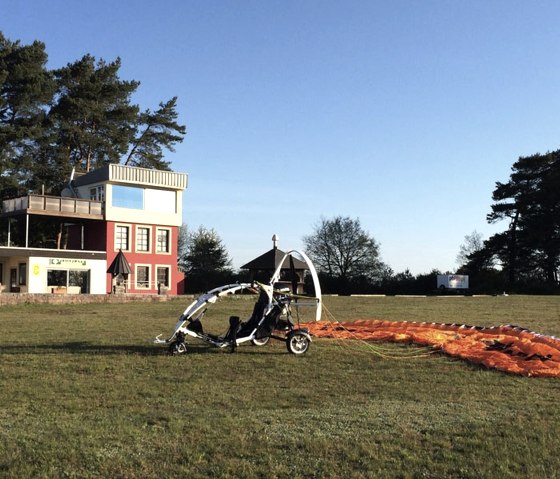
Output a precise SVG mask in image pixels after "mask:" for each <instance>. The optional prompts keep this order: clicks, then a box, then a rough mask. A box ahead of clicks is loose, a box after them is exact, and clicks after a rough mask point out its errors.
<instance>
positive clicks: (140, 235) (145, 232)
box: [136, 226, 150, 251]
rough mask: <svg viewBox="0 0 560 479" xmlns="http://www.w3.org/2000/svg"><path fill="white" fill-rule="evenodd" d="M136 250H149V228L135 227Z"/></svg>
mask: <svg viewBox="0 0 560 479" xmlns="http://www.w3.org/2000/svg"><path fill="white" fill-rule="evenodd" d="M136 251H150V228H146V227H143V226H138V227H137V228H136Z"/></svg>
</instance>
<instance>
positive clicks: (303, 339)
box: [286, 330, 311, 354]
mask: <svg viewBox="0 0 560 479" xmlns="http://www.w3.org/2000/svg"><path fill="white" fill-rule="evenodd" d="M310 345H311V339H310V337H309V334H307V333H306V332H303V331H298V330H296V331H292V332H290V334H288V337H287V339H286V347H287V348H288V352H290V353H292V354H305V353H306V352H307V350H308V349H309V346H310Z"/></svg>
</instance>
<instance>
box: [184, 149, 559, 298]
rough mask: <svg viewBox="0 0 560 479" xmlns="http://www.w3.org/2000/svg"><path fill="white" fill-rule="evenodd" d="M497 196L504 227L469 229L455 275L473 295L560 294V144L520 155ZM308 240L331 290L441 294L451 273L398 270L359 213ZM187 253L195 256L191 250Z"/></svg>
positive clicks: (327, 223)
mask: <svg viewBox="0 0 560 479" xmlns="http://www.w3.org/2000/svg"><path fill="white" fill-rule="evenodd" d="M492 200H493V204H491V206H490V210H491V211H490V212H489V213H488V215H487V218H486V220H487V221H488V222H489V223H496V222H500V221H505V222H507V227H506V229H505V230H504V231H502V232H499V233H496V234H494V235H492V236H491V237H490V238H488V239H487V240H483V238H482V236H481V235H480V234H479V233H477V232H476V231H474V232H473V233H472V234H470V235H466V236H465V242H464V243H463V244H462V245H461V246H460V248H459V253H458V255H457V263H458V265H459V268H458V269H457V271H454V273H455V272H456V273H459V274H467V275H469V279H470V286H471V287H470V291H471V293H480V294H501V293H503V292H513V293H541V294H542V293H547V294H550V293H554V294H558V293H560V285H559V268H560V150H557V151H553V152H549V153H546V154H544V155H542V154H535V155H532V156H528V157H520V158H519V159H518V160H517V161H516V162H515V163H514V164H513V166H512V173H511V175H510V177H509V180H508V181H507V182H506V183H502V182H496V186H495V189H494V191H493V194H492ZM199 233H200V232H199ZM212 235H213V241H215V242H217V243H219V244H220V248H219V251H220V255H221V258H222V265H223V266H224V267H223V268H221V269H220V271H221V274H225V275H226V277H229V278H230V279H232V280H235V279H239V278H243V274H244V273H243V272H238V273H235V272H234V271H233V270H232V269H231V260H229V257H228V256H227V251H226V249H225V246H224V245H223V243H222V242H221V239H220V238H219V236H218V235H217V233H216V232H215V231H213V230H212ZM194 236H195V237H196V236H197V234H196V233H195V235H194ZM303 244H304V249H305V251H306V253H307V254H308V255H309V256H310V258H311V259H312V260H313V262H314V264H315V266H316V268H317V269H318V271H319V277H320V280H321V285H322V288H323V291H324V292H326V293H336V294H376V293H379V294H430V293H435V292H436V278H437V275H438V274H441V273H451V272H449V271H447V272H440V271H438V270H432V271H431V272H429V273H426V274H419V275H416V276H415V275H413V274H412V273H411V272H410V271H409V270H405V271H404V272H400V273H395V272H394V271H393V270H392V269H391V268H390V267H389V266H388V265H387V264H385V263H384V262H383V261H382V260H381V256H380V247H379V244H378V243H377V241H376V240H375V239H374V238H373V236H371V235H370V234H369V233H368V232H367V231H365V230H364V229H363V228H362V226H361V223H360V220H359V218H355V219H353V218H350V217H344V216H337V217H334V218H330V219H326V218H322V219H321V220H320V221H319V222H318V223H317V224H316V225H315V226H314V228H313V232H312V233H311V234H310V235H307V236H304V237H303ZM199 246H200V243H199ZM189 251H192V250H189ZM183 259H184V261H185V262H186V264H191V265H192V264H193V263H192V262H193V260H194V261H195V262H196V257H195V256H192V255H191V256H188V255H187V256H183ZM191 268H192V266H191ZM190 271H191V272H192V269H191V270H190ZM197 274H199V275H200V272H199V273H197ZM202 276H203V275H202Z"/></svg>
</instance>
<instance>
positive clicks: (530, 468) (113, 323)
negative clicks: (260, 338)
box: [0, 296, 560, 478]
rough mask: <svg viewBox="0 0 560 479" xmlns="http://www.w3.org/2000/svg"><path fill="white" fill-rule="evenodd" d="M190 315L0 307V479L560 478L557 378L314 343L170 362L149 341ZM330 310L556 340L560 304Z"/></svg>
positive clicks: (352, 302)
mask: <svg viewBox="0 0 560 479" xmlns="http://www.w3.org/2000/svg"><path fill="white" fill-rule="evenodd" d="M186 302H187V300H184V301H177V300H174V301H170V302H167V303H153V304H146V303H142V304H127V305H109V304H98V305H80V306H78V305H68V306H60V305H56V306H55V305H52V306H45V305H21V306H10V307H2V308H0V328H1V329H0V331H1V336H0V477H6V478H23V477H25V478H28V477H45V478H51V477H54V478H59V477H76V478H95V477H110V478H117V477H123V478H151V477H158V478H161V477H189V478H197V477H222V478H235V477H247V478H284V477H290V478H303V477H309V478H311V477H333V478H338V477H340V478H361V477H371V478H384V477H387V478H393V477H402V478H441V477H454V478H455V477H457V478H459V477H462V478H481V477H487V478H502V477H504V478H509V477H511V478H518V477H535V478H555V477H560V455H558V440H559V439H560V407H559V406H558V398H559V397H560V381H559V380H557V379H528V378H523V377H518V376H513V375H508V374H503V373H500V372H497V371H492V370H487V369H485V368H482V367H479V366H475V365H471V364H468V363H466V362H463V361H459V360H454V359H451V358H448V357H445V356H443V355H439V354H433V355H429V356H428V357H419V358H413V359H408V360H386V359H379V358H378V357H377V356H376V355H374V354H373V353H372V352H371V351H369V350H368V348H367V347H364V346H363V345H362V344H361V343H356V342H352V341H346V342H341V341H334V340H321V339H316V340H314V342H313V344H312V347H311V350H310V351H309V353H308V354H306V355H305V356H302V357H294V356H292V355H289V354H288V353H287V352H286V348H285V345H284V344H281V343H274V344H271V345H268V346H265V347H263V348H257V347H253V346H243V347H240V348H239V349H238V352H237V353H236V354H228V353H226V352H224V351H220V350H217V349H214V348H211V347H208V346H207V345H206V344H204V343H202V342H198V343H197V342H191V343H190V345H191V347H190V353H189V354H187V355H185V356H180V357H170V356H167V355H165V354H164V349H163V348H161V347H158V346H157V345H154V344H151V343H150V339H151V338H153V337H154V336H156V335H157V334H159V333H165V334H168V333H170V332H171V331H172V329H173V326H174V323H175V320H176V318H177V317H178V315H179V314H180V312H181V311H182V309H184V307H185V305H186ZM251 304H252V303H250V302H248V301H245V300H239V299H233V298H232V299H229V300H226V301H223V302H221V303H220V304H218V305H216V314H215V316H214V317H209V318H208V323H207V324H208V325H209V326H210V327H212V328H214V329H215V332H223V331H222V330H223V329H225V328H226V325H227V317H228V316H229V315H230V314H241V315H242V316H243V315H244V312H248V311H249V310H250V307H251ZM325 305H326V307H327V310H328V312H329V313H330V314H332V315H333V316H334V317H335V318H337V319H339V320H350V319H358V318H378V319H391V320H410V321H435V322H456V323H467V324H476V325H485V326H492V325H498V324H516V325H519V326H523V327H527V328H529V329H533V330H536V331H538V332H542V333H546V334H554V335H558V336H560V312H559V311H560V298H558V297H528V296H510V297H484V298H339V297H327V298H325ZM165 334H164V335H165ZM383 346H384V347H385V348H387V349H388V350H389V351H390V352H391V351H392V352H394V353H402V352H403V350H407V351H415V350H416V349H415V348H414V347H407V346H402V345H383ZM418 351H421V350H418Z"/></svg>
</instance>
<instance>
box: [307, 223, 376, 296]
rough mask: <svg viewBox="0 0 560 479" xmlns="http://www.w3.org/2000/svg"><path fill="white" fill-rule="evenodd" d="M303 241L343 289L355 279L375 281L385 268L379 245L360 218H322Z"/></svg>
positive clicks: (319, 265)
mask: <svg viewBox="0 0 560 479" xmlns="http://www.w3.org/2000/svg"><path fill="white" fill-rule="evenodd" d="M303 243H304V246H305V250H306V252H307V254H308V255H309V256H310V258H311V259H312V260H313V262H314V263H315V265H316V267H317V269H318V270H319V271H321V272H322V273H324V274H326V275H327V276H329V277H330V278H334V279H336V280H337V281H338V282H339V284H340V287H341V289H342V290H345V289H346V288H347V287H348V283H349V282H350V281H351V280H357V279H358V278H367V279H369V280H374V279H377V278H379V276H380V275H381V274H382V273H383V271H384V265H383V263H382V262H381V260H380V258H379V244H378V243H377V241H375V239H374V238H373V237H371V236H370V235H369V233H367V232H366V231H364V230H363V229H362V226H361V224H360V220H359V219H352V218H350V217H343V216H336V217H334V218H332V219H325V218H322V219H321V220H320V222H319V223H318V224H317V225H316V226H315V228H314V232H313V233H312V234H311V235H309V236H304V238H303Z"/></svg>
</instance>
